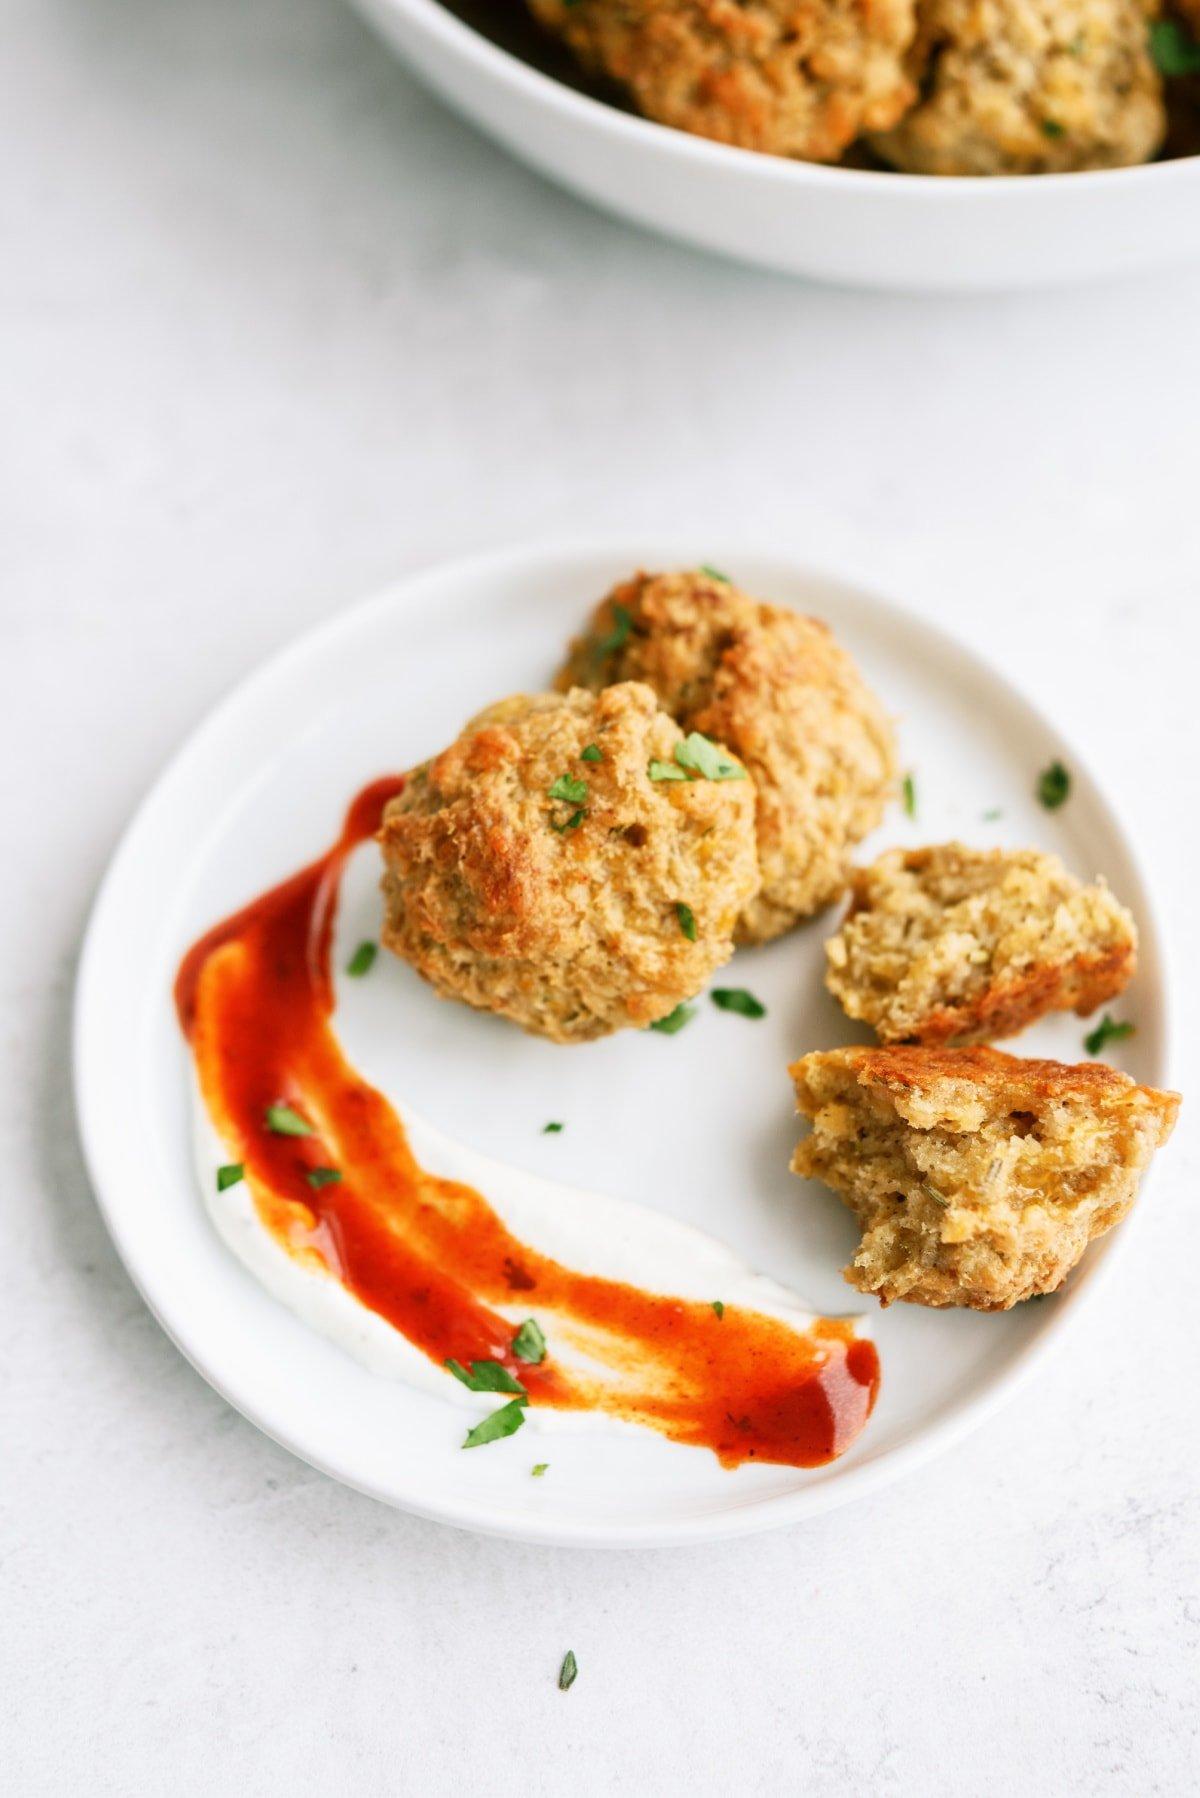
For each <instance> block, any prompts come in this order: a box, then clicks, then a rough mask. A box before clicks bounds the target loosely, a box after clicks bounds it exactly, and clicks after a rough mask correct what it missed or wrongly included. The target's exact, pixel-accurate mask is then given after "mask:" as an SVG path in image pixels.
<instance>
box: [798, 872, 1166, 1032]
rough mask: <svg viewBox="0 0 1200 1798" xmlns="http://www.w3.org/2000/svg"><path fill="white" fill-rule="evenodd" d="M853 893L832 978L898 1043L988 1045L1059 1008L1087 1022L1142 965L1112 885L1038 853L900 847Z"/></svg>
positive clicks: (842, 996) (844, 998)
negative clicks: (1086, 881) (1089, 881)
mask: <svg viewBox="0 0 1200 1798" xmlns="http://www.w3.org/2000/svg"><path fill="white" fill-rule="evenodd" d="M851 895H852V896H851V903H850V912H849V915H848V916H847V918H846V920H845V922H844V923H843V925H842V927H841V929H840V930H839V931H838V932H837V934H836V935H835V936H833V937H831V938H830V940H829V942H828V943H826V945H825V954H826V958H827V961H828V969H827V972H826V976H825V982H826V985H827V986H828V988H829V990H830V992H831V993H832V994H833V996H834V998H835V999H837V1000H838V1001H839V1002H840V1004H841V1005H842V1007H843V1009H844V1010H845V1011H846V1013H847V1014H848V1016H850V1017H852V1018H861V1019H862V1020H863V1021H864V1022H866V1023H868V1024H870V1025H871V1027H872V1028H873V1029H874V1030H875V1032H876V1033H877V1035H878V1036H880V1037H881V1038H882V1039H883V1041H885V1042H923V1043H943V1042H946V1043H948V1042H953V1043H971V1042H986V1041H987V1040H988V1039H989V1038H993V1037H998V1036H1011V1035H1013V1034H1015V1032H1017V1031H1018V1030H1023V1029H1024V1028H1025V1026H1026V1025H1027V1024H1031V1023H1033V1021H1034V1019H1035V1018H1040V1017H1043V1016H1044V1015H1045V1014H1046V1013H1047V1012H1049V1011H1070V1010H1077V1011H1079V1012H1080V1013H1081V1014H1082V1015H1086V1014H1087V1013H1088V1012H1090V1011H1093V1010H1094V1009H1095V1008H1096V1006H1097V1005H1100V1004H1102V1003H1103V1002H1104V1001H1105V1000H1106V999H1111V998H1113V997H1115V995H1116V994H1117V993H1119V992H1120V991H1121V990H1122V988H1123V987H1124V986H1126V985H1127V984H1128V982H1129V980H1130V979H1131V978H1132V976H1133V972H1134V967H1135V965H1136V960H1137V928H1136V926H1135V924H1134V921H1133V919H1132V917H1131V916H1130V914H1129V913H1128V912H1127V911H1126V910H1125V908H1124V907H1123V906H1121V905H1119V904H1118V903H1117V901H1116V899H1115V898H1114V897H1113V895H1112V893H1111V892H1110V891H1109V889H1108V887H1107V886H1106V885H1105V883H1104V882H1103V881H1102V880H1098V881H1096V882H1095V883H1094V884H1093V885H1091V886H1083V885H1082V884H1081V883H1080V882H1079V881H1078V880H1076V879H1075V878H1074V876H1073V875H1071V874H1068V872H1067V870H1066V869H1065V868H1064V867H1063V865H1062V863H1061V861H1059V859H1058V857H1057V856H1056V855H1042V854H1039V853H1038V852H1037V851H1036V850H1033V849H1017V850H1005V849H993V850H985V849H969V848H967V847H965V846H964V845H963V844H962V843H941V844H938V845H935V846H931V847H929V848H924V849H892V850H889V851H888V853H887V854H886V855H882V856H880V858H879V860H878V861H877V862H874V863H873V864H872V865H871V866H870V867H869V868H862V869H860V870H858V872H857V873H856V874H855V876H854V881H853V885H852V888H851Z"/></svg>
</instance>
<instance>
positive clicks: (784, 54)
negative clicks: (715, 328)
mask: <svg viewBox="0 0 1200 1798" xmlns="http://www.w3.org/2000/svg"><path fill="white" fill-rule="evenodd" d="M530 6H531V8H532V10H533V12H534V13H535V15H536V16H537V18H538V19H540V20H541V22H542V24H543V25H546V26H548V27H549V29H550V30H551V31H553V32H554V33H555V34H556V36H558V37H560V38H563V39H565V40H566V42H567V43H568V44H569V46H570V47H571V49H572V50H573V51H574V52H575V54H576V56H577V57H578V58H579V60H580V62H581V63H582V64H583V65H584V67H585V68H587V69H589V70H591V71H592V72H593V73H597V74H601V75H605V76H607V77H609V78H610V79H611V80H614V81H618V82H620V83H621V84H622V85H623V86H624V87H625V88H627V89H628V91H629V93H630V95H631V96H632V98H633V100H634V103H635V104H636V105H637V107H638V109H639V111H641V112H643V113H645V114H646V116H647V118H651V119H657V120H658V121H659V122H660V123H661V124H664V125H675V126H677V127H678V128H679V129H680V130H682V131H692V132H695V133H697V134H698V135H699V136H701V137H711V138H716V139H718V140H719V141H720V142H721V143H726V144H737V145H740V146H741V147H742V148H743V149H747V150H768V151H771V152H773V153H774V154H775V155H777V156H799V157H803V158H805V159H806V160H808V161H812V162H830V161H834V160H836V158H837V157H838V156H840V155H841V153H842V151H843V150H844V149H846V147H847V145H849V144H850V143H851V142H852V141H853V140H854V139H855V138H856V137H858V136H859V134H860V133H861V132H864V131H885V130H887V129H888V127H889V126H891V125H893V124H895V122H896V120H897V119H898V118H899V117H900V116H901V114H902V113H903V112H904V110H905V108H906V107H907V106H909V105H910V104H911V103H912V101H913V100H914V99H915V97H916V88H915V86H914V85H913V82H912V78H911V76H910V75H909V73H908V71H907V69H906V68H905V65H904V55H905V51H906V50H907V49H908V48H909V46H910V45H911V43H912V41H913V37H914V34H915V30H916V23H915V16H914V0H742V3H741V4H739V3H738V0H530Z"/></svg>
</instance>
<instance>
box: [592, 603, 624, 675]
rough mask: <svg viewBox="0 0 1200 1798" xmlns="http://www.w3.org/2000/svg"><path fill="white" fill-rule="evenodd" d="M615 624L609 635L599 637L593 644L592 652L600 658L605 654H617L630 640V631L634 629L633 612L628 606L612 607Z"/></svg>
mask: <svg viewBox="0 0 1200 1798" xmlns="http://www.w3.org/2000/svg"><path fill="white" fill-rule="evenodd" d="M612 615H613V626H612V629H611V631H609V633H608V635H607V637H599V638H597V640H596V642H595V643H593V645H592V653H593V654H594V655H595V656H596V657H597V659H598V660H601V661H602V660H603V659H604V657H605V656H615V655H616V653H617V651H618V650H620V649H624V647H625V645H626V644H627V643H628V641H629V633H630V631H631V630H632V629H633V613H632V612H631V611H630V610H629V608H628V606H614V607H613V609H612Z"/></svg>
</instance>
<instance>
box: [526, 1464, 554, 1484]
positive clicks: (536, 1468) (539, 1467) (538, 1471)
mask: <svg viewBox="0 0 1200 1798" xmlns="http://www.w3.org/2000/svg"><path fill="white" fill-rule="evenodd" d="M549 1465H550V1463H549V1461H535V1462H534V1464H533V1466H532V1467H531V1468H530V1469H529V1471H530V1474H531V1475H532V1476H533V1478H534V1479H535V1480H540V1479H541V1477H542V1475H543V1474H544V1473H545V1471H546V1469H547V1467H549Z"/></svg>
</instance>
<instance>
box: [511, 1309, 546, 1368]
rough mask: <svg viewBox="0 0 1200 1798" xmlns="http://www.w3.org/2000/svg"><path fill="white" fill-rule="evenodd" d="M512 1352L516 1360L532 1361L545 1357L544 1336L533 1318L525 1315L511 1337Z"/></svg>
mask: <svg viewBox="0 0 1200 1798" xmlns="http://www.w3.org/2000/svg"><path fill="white" fill-rule="evenodd" d="M512 1352H513V1354H514V1355H515V1356H516V1357H517V1360H518V1361H528V1362H530V1363H534V1362H538V1361H544V1360H545V1359H546V1338H545V1337H544V1336H543V1335H542V1331H541V1326H540V1325H539V1324H538V1323H537V1321H536V1320H535V1319H534V1318H532V1317H527V1318H526V1319H525V1322H524V1323H523V1324H522V1325H521V1328H520V1329H519V1330H518V1331H517V1333H516V1335H515V1336H514V1337H513V1339H512Z"/></svg>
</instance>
